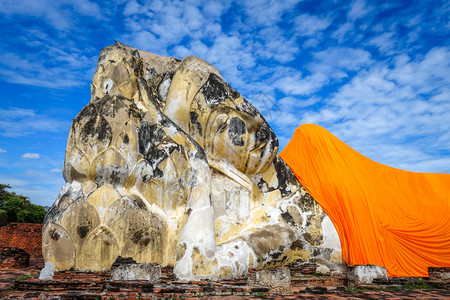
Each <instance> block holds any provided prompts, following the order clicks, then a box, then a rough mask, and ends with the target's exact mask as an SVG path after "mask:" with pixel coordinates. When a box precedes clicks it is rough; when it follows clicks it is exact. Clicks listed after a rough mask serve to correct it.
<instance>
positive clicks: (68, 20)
mask: <svg viewBox="0 0 450 300" xmlns="http://www.w3.org/2000/svg"><path fill="white" fill-rule="evenodd" d="M67 7H70V8H72V9H73V12H76V13H78V14H81V15H83V16H88V17H91V18H95V19H97V20H99V19H102V18H103V17H102V13H104V12H103V11H100V8H99V6H98V5H97V4H96V3H93V2H91V1H89V0H59V1H52V0H40V1H35V0H22V1H15V0H2V1H0V13H3V14H5V15H7V16H15V15H24V16H31V17H36V18H42V19H44V20H45V21H46V22H47V23H48V24H50V25H51V26H53V27H54V28H55V29H58V30H68V29H70V27H71V25H72V20H73V19H74V16H75V15H74V14H72V11H71V10H68V9H66V8H67Z"/></svg>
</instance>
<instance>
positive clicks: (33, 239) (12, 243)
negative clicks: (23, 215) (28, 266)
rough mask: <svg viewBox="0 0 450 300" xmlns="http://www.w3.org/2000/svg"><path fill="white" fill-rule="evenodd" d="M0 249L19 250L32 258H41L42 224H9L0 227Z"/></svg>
mask: <svg viewBox="0 0 450 300" xmlns="http://www.w3.org/2000/svg"><path fill="white" fill-rule="evenodd" d="M0 247H16V248H20V249H23V250H25V251H26V252H27V253H28V254H30V256H31V257H33V258H41V257H42V224H31V223H10V224H8V225H6V226H3V227H0Z"/></svg>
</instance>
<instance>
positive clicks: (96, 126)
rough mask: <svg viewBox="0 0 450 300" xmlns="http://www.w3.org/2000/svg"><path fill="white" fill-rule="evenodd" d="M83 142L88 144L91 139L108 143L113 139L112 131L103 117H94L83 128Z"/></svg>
mask: <svg viewBox="0 0 450 300" xmlns="http://www.w3.org/2000/svg"><path fill="white" fill-rule="evenodd" d="M80 135H81V140H82V141H83V143H85V144H88V141H89V140H91V139H95V140H99V141H101V142H102V143H105V144H106V143H108V142H109V141H110V140H111V138H112V130H111V126H110V125H109V123H108V122H107V121H106V120H105V119H104V118H103V117H102V116H99V115H97V116H92V117H91V118H90V119H89V121H87V122H86V124H85V125H84V126H83V127H82V128H81V133H80Z"/></svg>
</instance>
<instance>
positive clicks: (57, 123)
mask: <svg viewBox="0 0 450 300" xmlns="http://www.w3.org/2000/svg"><path fill="white" fill-rule="evenodd" d="M69 126H70V121H69V120H64V121H62V120H58V119H55V118H53V117H48V116H45V115H43V114H40V113H36V112H35V111H34V110H32V109H24V108H17V107H12V108H9V109H0V135H3V136H9V137H17V136H23V135H29V134H33V133H35V132H39V131H48V132H60V131H62V130H64V129H67V128H69Z"/></svg>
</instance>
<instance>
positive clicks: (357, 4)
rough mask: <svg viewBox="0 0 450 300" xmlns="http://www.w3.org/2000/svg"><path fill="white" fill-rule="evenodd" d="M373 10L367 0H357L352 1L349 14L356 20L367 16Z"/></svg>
mask: <svg viewBox="0 0 450 300" xmlns="http://www.w3.org/2000/svg"><path fill="white" fill-rule="evenodd" d="M371 11H372V8H371V7H370V6H367V4H366V1H364V0H356V1H353V2H352V4H351V6H350V11H349V12H348V14H347V16H348V18H349V19H350V20H356V19H360V18H362V17H364V16H366V15H367V14H368V13H370V12H371Z"/></svg>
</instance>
